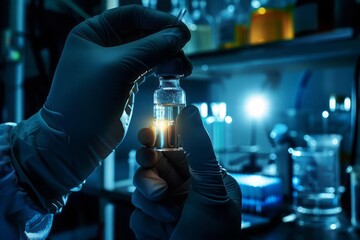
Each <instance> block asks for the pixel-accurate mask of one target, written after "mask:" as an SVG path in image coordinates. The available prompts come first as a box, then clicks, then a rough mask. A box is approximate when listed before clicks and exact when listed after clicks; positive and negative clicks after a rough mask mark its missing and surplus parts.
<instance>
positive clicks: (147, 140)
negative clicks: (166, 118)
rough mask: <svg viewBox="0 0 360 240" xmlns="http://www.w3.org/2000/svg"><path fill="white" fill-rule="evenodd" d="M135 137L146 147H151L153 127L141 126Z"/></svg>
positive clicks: (152, 143)
mask: <svg viewBox="0 0 360 240" xmlns="http://www.w3.org/2000/svg"><path fill="white" fill-rule="evenodd" d="M137 139H138V140H139V142H140V143H141V144H143V145H144V146H146V147H153V146H154V145H155V139H156V138H155V129H154V128H152V127H150V128H142V129H140V131H139V132H138V135H137Z"/></svg>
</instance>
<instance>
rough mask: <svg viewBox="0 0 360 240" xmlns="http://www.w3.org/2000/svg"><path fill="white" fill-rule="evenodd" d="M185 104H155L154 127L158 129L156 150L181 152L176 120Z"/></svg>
mask: <svg viewBox="0 0 360 240" xmlns="http://www.w3.org/2000/svg"><path fill="white" fill-rule="evenodd" d="M184 107H185V104H154V126H155V128H156V141H155V149H156V150H158V151H176V150H181V149H182V148H181V146H180V144H179V139H178V133H177V131H176V128H175V125H176V122H175V120H176V118H177V116H178V115H179V113H180V111H181V110H182V109H183V108H184Z"/></svg>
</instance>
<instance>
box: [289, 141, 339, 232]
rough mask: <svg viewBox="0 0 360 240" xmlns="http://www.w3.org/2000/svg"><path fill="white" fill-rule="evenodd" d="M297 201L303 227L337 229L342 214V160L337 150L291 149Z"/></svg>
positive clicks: (294, 194)
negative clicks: (340, 164) (340, 174)
mask: <svg viewBox="0 0 360 240" xmlns="http://www.w3.org/2000/svg"><path fill="white" fill-rule="evenodd" d="M290 153H291V157H292V161H293V163H292V164H293V179H292V184H293V199H294V210H295V213H296V215H297V223H298V225H300V226H307V227H321V228H326V229H336V228H338V227H339V226H340V222H339V218H338V215H339V213H340V212H341V211H342V208H341V203H340V200H341V199H340V197H341V193H342V191H341V188H340V176H339V167H340V166H339V159H338V155H337V154H336V150H334V149H331V148H327V149H325V148H324V149H314V148H294V149H290Z"/></svg>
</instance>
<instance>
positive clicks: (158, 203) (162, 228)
mask: <svg viewBox="0 0 360 240" xmlns="http://www.w3.org/2000/svg"><path fill="white" fill-rule="evenodd" d="M177 128H178V131H179V135H180V141H181V144H182V147H183V149H184V152H182V151H164V152H160V151H154V150H153V149H152V147H153V146H154V142H155V132H154V130H153V129H152V128H145V129H142V130H140V132H139V135H138V138H139V140H140V142H141V143H142V144H143V145H144V147H142V148H140V149H139V150H138V151H137V157H136V158H137V161H138V163H139V164H140V166H141V167H140V168H139V169H138V171H137V172H136V174H135V176H134V185H135V186H136V190H135V192H134V194H133V196H132V203H133V204H134V206H135V207H136V210H135V211H134V212H133V214H132V216H131V221H130V226H131V228H132V229H133V231H134V232H135V234H136V237H137V238H138V239H190V240H192V239H222V240H224V239H225V240H226V239H231V240H233V239H239V238H240V229H241V191H240V187H239V185H238V184H237V182H236V181H235V179H234V178H232V177H231V176H230V175H228V174H226V172H225V171H224V170H223V169H222V168H221V167H220V166H219V164H218V161H217V160H216V156H215V153H214V150H213V147H212V144H211V141H210V138H209V136H208V134H207V132H206V130H205V129H204V126H203V124H202V121H201V117H200V114H199V111H198V109H197V108H196V107H194V106H188V107H186V108H184V109H183V110H182V112H181V113H180V114H179V116H178V119H177ZM189 181H190V182H189ZM185 199H186V200H185ZM184 200H185V202H184Z"/></svg>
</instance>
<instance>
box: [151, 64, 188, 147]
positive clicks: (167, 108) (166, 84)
mask: <svg viewBox="0 0 360 240" xmlns="http://www.w3.org/2000/svg"><path fill="white" fill-rule="evenodd" d="M155 76H157V77H159V87H158V88H157V89H156V90H155V92H154V126H155V129H156V142H155V149H156V150H158V151H174V150H181V149H182V148H181V146H180V143H179V140H178V133H177V130H176V118H177V116H178V115H179V113H180V111H181V110H182V109H183V108H184V107H185V106H186V94H185V91H184V90H183V89H182V88H181V87H180V78H181V77H183V76H184V74H183V68H182V61H181V59H178V58H176V59H173V60H171V61H169V62H167V63H165V64H162V65H160V66H159V67H157V69H156V72H155Z"/></svg>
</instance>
